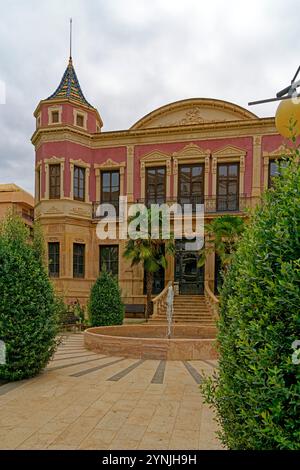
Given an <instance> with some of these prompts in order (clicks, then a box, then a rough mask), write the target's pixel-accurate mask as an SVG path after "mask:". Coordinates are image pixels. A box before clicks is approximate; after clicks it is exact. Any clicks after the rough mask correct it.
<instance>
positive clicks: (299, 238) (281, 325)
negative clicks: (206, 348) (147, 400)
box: [202, 164, 300, 450]
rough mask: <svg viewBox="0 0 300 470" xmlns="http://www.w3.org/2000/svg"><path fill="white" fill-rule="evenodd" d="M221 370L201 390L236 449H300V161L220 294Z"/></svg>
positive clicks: (268, 203)
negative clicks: (299, 343)
mask: <svg viewBox="0 0 300 470" xmlns="http://www.w3.org/2000/svg"><path fill="white" fill-rule="evenodd" d="M220 300H221V302H220V321H219V335H218V340H219V348H220V365H219V367H220V368H219V375H218V377H215V378H214V379H207V381H206V383H205V385H204V386H203V387H202V391H203V392H204V394H205V396H206V400H207V401H208V402H209V403H211V404H212V405H213V406H214V407H215V408H216V411H217V416H218V421H219V423H220V425H221V429H222V430H221V439H222V441H223V443H224V444H225V445H226V446H227V447H228V448H231V449H256V450H259V449H300V365H297V364H293V361H292V353H293V348H292V343H293V342H294V341H295V340H299V339H300V167H299V165H296V164H290V165H289V167H288V169H287V170H286V171H285V172H284V175H283V177H282V178H281V179H280V178H277V181H276V184H275V188H274V189H271V190H269V191H267V192H266V194H265V196H264V198H263V203H262V205H261V206H259V207H258V208H257V209H256V210H255V213H254V215H253V217H252V219H251V220H250V223H249V224H248V225H247V228H246V232H245V235H244V237H243V239H242V241H241V242H240V244H239V248H238V251H237V254H236V256H235V259H234V261H233V264H232V266H231V268H230V269H229V273H228V275H227V276H226V277H225V281H224V286H223V289H222V292H221V299H220Z"/></svg>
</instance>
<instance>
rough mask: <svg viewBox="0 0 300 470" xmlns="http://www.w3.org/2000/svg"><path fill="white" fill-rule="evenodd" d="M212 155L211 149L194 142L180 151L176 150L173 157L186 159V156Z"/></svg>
mask: <svg viewBox="0 0 300 470" xmlns="http://www.w3.org/2000/svg"><path fill="white" fill-rule="evenodd" d="M208 155H210V150H208V149H206V150H204V149H202V148H201V147H199V145H196V144H194V143H192V142H191V143H189V144H187V145H186V146H185V147H183V149H181V150H179V152H174V153H173V157H176V158H179V159H184V158H197V157H198V158H205V157H207V156H208Z"/></svg>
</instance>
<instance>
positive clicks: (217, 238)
mask: <svg viewBox="0 0 300 470" xmlns="http://www.w3.org/2000/svg"><path fill="white" fill-rule="evenodd" d="M244 229H245V223H244V220H243V219H242V218H241V217H236V216H234V215H222V216H220V217H216V218H215V219H213V220H212V221H211V222H210V223H209V224H207V225H205V234H206V237H207V238H208V244H206V245H205V246H204V247H203V248H202V249H201V250H200V252H199V261H198V265H199V266H203V265H204V263H205V260H206V257H207V255H208V254H209V253H216V254H217V255H218V256H219V257H220V260H221V264H222V268H223V270H224V271H225V272H226V271H227V269H228V267H229V265H230V263H231V260H232V257H233V255H234V253H235V251H236V246H237V242H238V240H239V239H240V238H241V236H242V234H243V232H244Z"/></svg>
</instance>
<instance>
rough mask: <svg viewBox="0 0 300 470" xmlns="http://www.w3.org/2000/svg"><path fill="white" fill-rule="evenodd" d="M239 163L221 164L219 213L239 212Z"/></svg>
mask: <svg viewBox="0 0 300 470" xmlns="http://www.w3.org/2000/svg"><path fill="white" fill-rule="evenodd" d="M239 172H240V165H239V163H220V164H219V165H218V174H217V211H220V212H223V211H238V210H239Z"/></svg>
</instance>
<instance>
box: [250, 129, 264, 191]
mask: <svg viewBox="0 0 300 470" xmlns="http://www.w3.org/2000/svg"><path fill="white" fill-rule="evenodd" d="M261 143H262V136H261V135H259V136H255V137H253V163H252V197H253V198H259V197H260V194H261V158H262V157H261ZM257 200H258V199H257Z"/></svg>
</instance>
